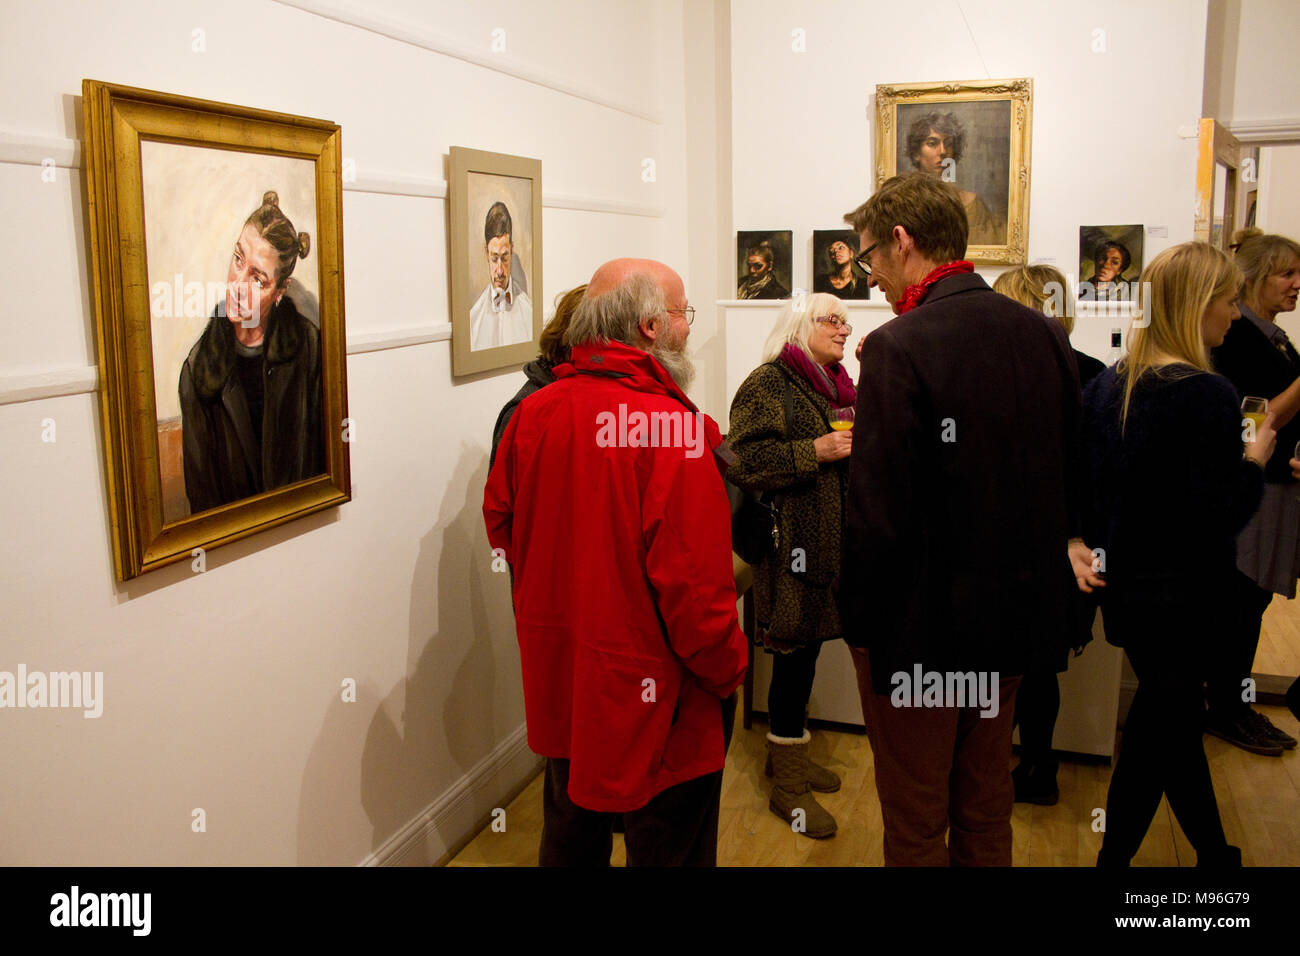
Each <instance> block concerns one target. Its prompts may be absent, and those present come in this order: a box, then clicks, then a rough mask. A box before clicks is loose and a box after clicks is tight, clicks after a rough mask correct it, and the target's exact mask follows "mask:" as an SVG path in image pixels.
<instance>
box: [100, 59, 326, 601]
mask: <svg viewBox="0 0 1300 956" xmlns="http://www.w3.org/2000/svg"><path fill="white" fill-rule="evenodd" d="M82 101H83V102H82V107H83V111H84V118H85V137H86V139H85V155H86V163H85V168H86V197H87V224H88V230H89V245H90V258H91V268H92V273H93V275H92V280H93V281H92V295H93V299H94V305H95V325H96V339H97V344H98V350H99V366H100V406H101V411H102V428H103V435H104V449H105V457H106V474H107V479H108V492H109V504H110V509H111V516H110V517H111V522H110V523H111V525H112V534H113V545H114V563H115V568H116V571H117V575H118V577H119V579H121V580H127V579H130V578H133V577H136V576H138V575H140V574H143V573H145V572H148V571H152V570H155V569H157V568H160V567H163V566H164V565H167V564H170V563H172V562H175V561H182V560H190V559H192V558H195V557H197V556H199V555H200V554H201V553H202V551H206V550H208V549H211V548H214V547H217V546H219V545H222V544H227V543H229V542H231V541H235V540H238V539H240V538H244V537H247V536H248V535H250V534H254V533H256V532H258V531H262V530H265V529H267V528H271V527H275V526H276V525H280V524H283V523H285V522H287V521H291V520H293V519H295V518H299V517H302V516H304V515H308V514H312V513H314V512H317V511H321V510H323V509H325V508H330V507H333V506H335V505H338V504H341V503H343V502H345V501H347V500H349V498H350V472H349V460H348V444H347V442H348V439H349V437H350V429H351V423H350V421H349V420H348V419H347V381H346V341H345V330H344V319H343V223H342V202H341V197H342V192H341V189H342V183H341V178H340V164H341V153H340V135H341V131H340V129H339V127H338V126H337V125H335V124H334V123H330V122H328V121H325V120H316V119H308V118H306V117H300V116H291V115H287V114H283V113H272V112H268V111H265V110H257V109H251V108H247V107H241V106H232V105H229V104H224V103H213V102H209V101H205V100H196V99H191V98H188V97H183V96H176V95H172V94H167V93H158V92H152V91H149V90H139V89H133V88H131V87H125V86H117V85H113V84H109V83H101V82H98V81H94V80H84V81H82Z"/></svg>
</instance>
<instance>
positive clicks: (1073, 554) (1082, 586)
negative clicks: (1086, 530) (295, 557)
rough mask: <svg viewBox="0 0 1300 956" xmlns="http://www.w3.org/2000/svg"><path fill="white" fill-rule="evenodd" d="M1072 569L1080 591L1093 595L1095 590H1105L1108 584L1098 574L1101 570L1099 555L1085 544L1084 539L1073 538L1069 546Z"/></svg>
mask: <svg viewBox="0 0 1300 956" xmlns="http://www.w3.org/2000/svg"><path fill="white" fill-rule="evenodd" d="M1069 554H1070V567H1072V568H1073V569H1074V580H1075V583H1077V584H1078V585H1079V590H1080V591H1082V592H1083V593H1084V594H1091V593H1092V589H1093V588H1104V587H1105V586H1106V582H1105V581H1103V580H1102V579H1101V578H1100V577H1099V576H1098V574H1097V572H1098V571H1100V570H1101V565H1100V562H1099V561H1098V558H1097V555H1095V554H1093V553H1092V549H1091V548H1090V547H1088V546H1087V545H1086V544H1084V542H1083V539H1082V538H1071V539H1070V544H1069Z"/></svg>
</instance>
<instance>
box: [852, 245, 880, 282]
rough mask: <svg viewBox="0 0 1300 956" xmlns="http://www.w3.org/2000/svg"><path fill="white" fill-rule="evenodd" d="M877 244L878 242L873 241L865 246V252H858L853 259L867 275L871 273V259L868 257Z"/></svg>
mask: <svg viewBox="0 0 1300 956" xmlns="http://www.w3.org/2000/svg"><path fill="white" fill-rule="evenodd" d="M878 245H880V243H879V242H873V243H872V244H871V245H869V246H867V251H866V252H860V253H858V257H857V258H856V259H854V260H853V261H854V262H855V263H856V264H857V266H858V268H859V269H861V270H862V271H863V273H865V274H866V275H868V276H870V275H871V260H870V258H869V257H870V255H871V253H873V252H874V251H875V249H876V246H878Z"/></svg>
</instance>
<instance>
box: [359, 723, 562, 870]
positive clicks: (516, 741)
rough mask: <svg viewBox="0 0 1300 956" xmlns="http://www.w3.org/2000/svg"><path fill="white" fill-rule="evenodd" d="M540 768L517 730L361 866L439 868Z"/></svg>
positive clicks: (522, 728)
mask: <svg viewBox="0 0 1300 956" xmlns="http://www.w3.org/2000/svg"><path fill="white" fill-rule="evenodd" d="M541 765H542V758H541V757H539V756H537V755H536V754H535V753H533V752H532V751H531V750H529V749H528V730H527V727H526V726H525V725H524V724H520V725H519V726H518V727H516V728H515V729H514V731H513V732H511V733H510V735H509V736H507V737H506V738H505V739H504V740H502V741H501V743H499V744H497V746H496V747H495V748H494V749H493V751H492V752H491V753H490V754H488V755H487V756H486V757H484V758H483V759H482V760H480V761H479V762H478V763H477V764H475V765H474V766H473V767H471V768H470V770H469V772H468V773H466V774H465V776H463V777H461V778H460V780H458V781H456V783H455V784H454V785H453V786H452V787H451V788H450V789H449V790H448V791H447V792H446V793H444V794H443V795H442V796H440V797H439V798H438V799H437V800H434V801H433V802H432V803H431V804H429V805H428V806H427V807H425V808H424V809H423V810H421V811H420V812H419V813H417V814H416V815H415V817H414V818H413V819H412V820H411V821H410V822H409V823H407V824H406V826H404V827H402V828H401V829H400V830H398V831H397V832H396V833H394V834H393V835H392V836H391V837H389V838H388V840H386V841H385V842H384V844H383V846H381V847H379V849H377V850H375V852H374V853H371V854H370V856H368V857H366V858H365V859H364V860H362V861H361V863H360V864H359V865H360V866H438V865H439V864H441V863H445V862H446V861H447V859H448V858H450V856H451V855H452V853H453V852H455V851H457V850H459V849H460V847H461V846H462V845H463V844H465V843H466V842H468V841H469V839H470V838H471V837H472V836H473V835H474V834H475V833H476V832H477V831H478V830H480V829H481V828H482V827H483V825H484V824H485V822H486V821H488V820H489V819H491V816H492V811H493V810H494V809H496V808H497V807H500V806H503V805H504V804H505V803H506V802H507V799H506V798H507V797H511V796H513V795H514V794H516V793H518V792H519V791H520V790H522V789H523V787H524V786H525V785H526V784H527V783H528V782H529V781H530V780H531V779H532V778H533V776H534V775H535V774H536V773H537V772H538V770H539V769H540V768H541Z"/></svg>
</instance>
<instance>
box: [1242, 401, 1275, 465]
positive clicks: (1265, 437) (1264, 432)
mask: <svg viewBox="0 0 1300 956" xmlns="http://www.w3.org/2000/svg"><path fill="white" fill-rule="evenodd" d="M1276 447H1277V431H1276V429H1274V427H1273V413H1272V412H1269V413H1268V415H1266V416H1265V417H1264V424H1262V425H1260V426H1259V427H1258V428H1256V429H1255V440H1254V441H1250V442H1246V457H1247V458H1249V459H1250V460H1251V461H1253V462H1254V463H1255V464H1257V465H1259V467H1261V468H1263V467H1264V466H1265V465H1267V464H1268V460H1269V459H1270V458H1272V457H1273V449H1274V448H1276Z"/></svg>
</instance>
